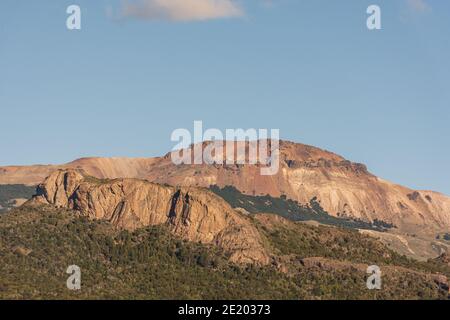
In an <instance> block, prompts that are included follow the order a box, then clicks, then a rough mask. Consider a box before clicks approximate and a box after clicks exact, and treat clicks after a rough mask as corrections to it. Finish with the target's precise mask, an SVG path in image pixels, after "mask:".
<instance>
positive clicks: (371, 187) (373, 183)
mask: <svg viewBox="0 0 450 320" xmlns="http://www.w3.org/2000/svg"><path fill="white" fill-rule="evenodd" d="M191 148H192V147H191ZM71 168H72V169H82V170H84V171H85V172H86V173H87V174H89V175H92V176H95V177H97V178H109V179H115V178H139V179H146V180H148V181H152V182H156V183H161V184H169V185H174V186H199V187H205V188H208V187H209V186H211V185H217V186H219V187H225V186H227V185H231V186H234V187H236V188H237V189H238V190H240V191H241V192H243V193H246V194H253V195H265V194H269V195H271V196H274V197H280V196H287V197H288V198H290V199H293V200H295V201H298V202H300V203H309V201H310V200H311V199H312V198H317V199H318V201H319V202H320V204H321V206H322V207H323V208H324V209H325V210H326V211H327V212H328V213H330V214H331V215H334V216H337V217H338V216H341V217H354V218H357V219H362V220H365V221H373V220H375V219H378V220H382V221H386V222H389V223H393V224H395V225H398V226H399V227H400V228H402V229H404V230H412V229H418V228H419V227H421V226H425V227H427V228H428V227H429V228H430V229H437V230H444V229H449V228H450V197H447V196H446V195H444V194H442V193H439V192H435V191H423V190H413V189H410V188H407V187H404V186H401V185H398V184H395V183H392V182H389V181H387V180H385V179H382V178H379V177H377V176H375V175H373V174H372V173H370V172H369V170H368V169H367V167H366V166H365V165H363V164H359V163H354V162H351V161H348V160H346V159H345V158H343V157H342V156H339V155H337V154H335V153H332V152H329V151H327V150H323V149H319V148H316V147H313V146H309V145H304V144H298V143H293V142H289V141H281V142H280V170H279V172H278V174H276V175H275V176H261V175H260V174H259V169H260V166H259V165H217V164H214V165H178V166H177V165H174V164H173V163H172V162H171V161H170V157H169V154H166V155H165V156H162V157H156V158H98V157H91V158H82V159H78V160H75V161H72V162H70V163H67V164H64V165H59V166H30V167H27V166H25V167H17V166H10V167H0V184H12V183H14V184H17V183H23V184H27V185H30V184H38V183H41V182H42V181H43V180H44V179H45V178H46V177H47V176H48V175H50V174H51V173H52V172H53V171H55V170H59V169H71Z"/></svg>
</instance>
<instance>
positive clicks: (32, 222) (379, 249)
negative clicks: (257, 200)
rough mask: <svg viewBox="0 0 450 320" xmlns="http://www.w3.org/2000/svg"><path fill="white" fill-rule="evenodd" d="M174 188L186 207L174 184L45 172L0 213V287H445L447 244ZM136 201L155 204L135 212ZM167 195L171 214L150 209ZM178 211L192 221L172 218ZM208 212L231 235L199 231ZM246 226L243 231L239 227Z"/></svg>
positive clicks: (248, 293) (217, 290) (63, 292)
mask: <svg viewBox="0 0 450 320" xmlns="http://www.w3.org/2000/svg"><path fill="white" fill-rule="evenodd" d="M64 181H67V183H64ZM54 182H55V183H56V187H54V185H53V186H52V185H51V184H52V183H54ZM77 185H78V186H77ZM76 186H77V187H76ZM74 187H76V189H77V190H78V189H79V191H76V190H74V189H73V188H74ZM183 190H184V191H181V193H183V194H184V195H185V196H186V195H189V197H191V196H192V201H191V202H189V203H191V204H192V207H191V208H188V209H186V210H184V209H183V210H181V211H179V209H181V208H182V207H183V208H186V206H185V204H186V202H185V201H181V202H179V201H180V200H175V201H174V199H179V198H177V196H176V194H177V192H178V191H180V190H175V189H173V188H167V189H166V187H165V186H158V185H155V184H152V183H149V182H145V181H139V180H129V179H119V180H111V181H106V180H100V181H99V180H97V179H95V178H90V177H87V176H84V175H79V174H78V173H77V172H74V171H65V172H58V173H54V174H53V176H52V177H51V178H49V179H47V181H46V182H45V183H44V184H43V185H41V186H40V188H39V194H38V195H37V196H36V197H35V198H34V199H33V200H31V201H29V202H28V203H26V204H25V205H23V206H21V207H20V208H15V209H12V210H11V211H9V212H7V213H4V214H2V215H0V257H1V259H2V263H1V264H0V273H1V274H2V277H0V299H293V300H296V299H448V287H449V284H448V277H449V276H450V267H449V264H448V259H444V258H443V257H445V256H442V258H438V259H434V260H429V261H427V262H418V261H415V260H412V259H408V258H406V257H405V256H401V255H399V254H397V253H395V252H393V251H392V250H390V249H389V248H387V247H386V246H385V245H383V244H382V243H380V242H378V241H377V240H375V239H374V238H372V237H368V236H366V235H363V234H360V233H358V232H357V231H355V230H349V229H341V228H336V227H325V226H312V225H309V224H304V223H296V222H292V221H289V220H286V219H284V218H281V217H279V216H276V215H273V214H271V215H268V214H255V215H246V214H245V213H240V212H237V211H233V210H232V209H230V208H229V207H228V206H227V204H226V203H225V202H224V200H221V199H220V198H218V197H217V198H216V197H215V196H214V195H212V194H211V193H210V192H209V191H208V190H204V189H189V191H187V192H186V191H185V189H183ZM69 195H70V196H69ZM141 195H145V196H144V197H141ZM119 198H120V200H119ZM123 199H126V201H127V203H128V201H129V202H130V206H128V205H123ZM86 200H87V202H85V201H86ZM116 200H117V201H118V204H117V207H116V209H117V210H113V206H111V203H113V202H115V201H116ZM162 200H164V202H161V203H160V206H158V207H153V204H152V203H153V201H162ZM204 200H207V202H206V203H205V202H203V201H204ZM133 201H143V202H145V205H148V206H149V207H150V208H152V210H149V211H147V212H145V210H144V209H142V208H143V207H144V205H142V206H140V207H139V208H140V209H139V208H138V210H139V211H137V212H134V211H133V210H134V209H136V208H135V207H134V206H133V205H132V202H133ZM49 203H51V204H49ZM174 203H175V207H176V209H175V215H176V217H175V218H174V219H172V217H173V216H172V215H171V214H170V211H171V210H170V209H169V212H166V211H165V210H162V209H159V208H160V207H161V208H168V207H172V204H174ZM178 204H179V205H180V206H178ZM181 204H183V205H181ZM58 206H59V207H60V208H58ZM62 207H64V208H62ZM125 207H127V208H129V209H124V208H125ZM68 208H74V209H75V210H72V209H68ZM132 208H134V209H132ZM219 208H220V209H222V210H224V211H225V212H224V213H221V212H220V211H218V210H217V209H219ZM185 213H186V215H184V214H185ZM167 214H168V215H167ZM223 215H225V216H226V215H229V217H228V219H227V218H226V217H225V219H224V220H223V223H222V222H220V220H221V219H222V218H224V217H223ZM200 216H201V217H202V219H201V220H202V221H204V223H200V224H198V223H196V218H198V217H200ZM185 217H188V220H187V221H190V222H189V223H186V224H184V225H183V226H179V223H181V222H182V221H183V219H184V218H185ZM211 219H212V220H216V219H217V220H219V221H218V223H217V224H218V225H221V229H222V231H219V234H220V233H221V232H223V231H224V230H227V231H225V233H226V234H230V235H233V236H232V237H229V238H228V239H229V240H230V241H221V239H225V238H226V237H225V238H222V237H220V236H219V237H217V234H216V232H217V230H216V229H215V228H213V230H211V234H209V233H205V231H207V230H208V226H209V225H210V221H211ZM138 221H140V223H142V225H141V224H140V223H137V222H138ZM187 221H186V222H187ZM144 225H147V226H144ZM245 229H246V230H251V233H246V234H245V233H241V231H239V230H245ZM191 231H193V232H196V231H198V232H199V233H200V234H201V235H202V236H201V238H196V237H194V238H192V234H193V233H191ZM234 237H237V238H236V239H239V243H236V242H234V241H233V240H232V239H233V238H234ZM214 238H215V239H217V240H218V241H212V242H211V241H208V239H214ZM188 239H192V240H193V241H187V240H188ZM255 239H257V241H256V243H257V245H256V246H255ZM205 240H206V241H205ZM261 245H262V247H261ZM236 246H238V247H236ZM242 248H244V250H242ZM245 248H254V249H255V250H260V249H261V248H262V249H263V250H264V252H265V253H266V254H268V255H269V256H270V260H269V262H270V263H257V261H251V260H249V259H248V258H247V257H249V255H248V254H245V255H244V257H246V259H238V260H236V259H235V258H236V252H238V255H240V253H239V252H245ZM249 254H252V253H249ZM260 261H261V260H260ZM73 264H76V265H77V266H79V267H80V269H81V272H82V280H81V290H80V291H71V290H67V287H66V280H67V278H68V274H67V273H66V270H67V267H68V266H70V265H73ZM373 264H376V265H378V266H379V267H380V269H381V270H382V289H381V290H368V289H367V287H366V281H367V277H368V274H367V267H368V266H369V265H373Z"/></svg>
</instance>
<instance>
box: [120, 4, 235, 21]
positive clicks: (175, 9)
mask: <svg viewBox="0 0 450 320" xmlns="http://www.w3.org/2000/svg"><path fill="white" fill-rule="evenodd" d="M122 14H123V15H124V16H126V17H134V18H140V19H146V20H169V21H201V20H211V19H221V18H232V17H240V16H243V15H244V12H243V11H242V9H241V8H240V7H239V6H238V5H237V4H236V3H235V2H234V1H233V0H139V1H138V0H135V1H132V2H125V4H124V6H123V8H122Z"/></svg>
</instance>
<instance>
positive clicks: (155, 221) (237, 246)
mask: <svg viewBox="0 0 450 320" xmlns="http://www.w3.org/2000/svg"><path fill="white" fill-rule="evenodd" d="M32 202H33V203H43V204H50V205H54V206H57V207H63V208H68V209H73V210H76V211H78V212H80V214H83V215H85V216H88V217H90V218H92V219H104V220H107V221H110V222H111V223H112V224H113V225H115V226H117V227H120V228H125V229H130V230H133V229H136V228H140V227H145V226H150V225H160V224H167V225H168V226H169V228H170V230H171V231H172V232H173V234H175V235H177V236H179V237H182V238H183V239H186V240H189V241H195V242H201V243H204V244H214V245H217V246H219V247H222V248H223V249H224V250H226V251H227V252H229V253H230V255H231V257H230V259H231V260H232V261H234V262H237V263H259V264H267V263H269V255H268V253H267V252H266V250H265V248H264V246H263V242H262V239H261V236H260V234H259V233H258V231H257V230H256V228H255V227H254V226H253V225H252V224H251V222H250V221H249V218H248V217H245V216H244V215H241V214H240V213H238V212H236V211H234V210H233V209H232V208H231V207H230V206H229V205H228V204H227V203H226V202H225V201H224V200H223V199H221V198H220V197H218V196H216V195H215V194H213V193H212V192H209V191H208V190H205V189H200V188H190V187H182V188H174V187H171V186H166V185H160V184H156V183H150V182H148V181H144V180H137V179H115V180H101V179H97V178H94V177H90V176H87V175H85V174H84V173H82V172H80V171H78V170H58V171H55V172H54V173H52V174H51V175H50V176H49V177H48V178H47V179H46V180H45V182H44V183H42V184H41V185H39V187H38V191H37V195H36V196H35V197H34V199H33V200H32Z"/></svg>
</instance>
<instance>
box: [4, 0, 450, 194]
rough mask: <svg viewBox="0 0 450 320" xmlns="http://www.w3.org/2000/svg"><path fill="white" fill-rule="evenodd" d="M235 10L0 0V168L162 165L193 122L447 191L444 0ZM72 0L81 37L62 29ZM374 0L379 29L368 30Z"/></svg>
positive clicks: (312, 1) (278, 3) (448, 25)
mask: <svg viewBox="0 0 450 320" xmlns="http://www.w3.org/2000/svg"><path fill="white" fill-rule="evenodd" d="M128 1H131V0H128ZM147 1H148V2H149V3H150V2H152V1H153V2H157V1H156V0H147ZM190 1H192V0H190ZM225 2H226V1H225ZM237 3H238V5H236V6H235V8H237V9H238V10H239V12H238V14H236V12H234V13H233V14H230V15H233V16H234V17H230V18H226V19H211V20H207V21H176V20H177V19H176V18H173V17H172V19H168V18H170V17H171V16H170V15H169V14H168V13H167V12H162V13H161V12H158V13H157V14H153V13H151V12H150V13H148V14H147V15H146V19H141V18H142V17H139V16H136V15H134V16H133V15H132V14H129V15H128V16H127V17H126V18H125V17H123V15H124V14H123V12H124V11H123V10H122V8H123V7H122V6H121V2H120V1H106V0H103V1H100V0H99V1H88V0H71V1H63V0H58V1H44V0H42V1H24V0H2V1H1V3H0V108H1V109H0V110H1V126H0V137H1V139H0V151H1V157H0V165H10V164H35V163H41V164H47V163H63V162H68V161H71V160H73V159H75V158H79V157H84V156H105V157H109V156H130V157H137V156H139V157H145V156H156V155H161V154H163V153H166V152H167V151H169V150H170V149H171V148H172V147H173V145H174V143H173V142H171V141H170V134H171V132H172V131H173V130H174V129H176V128H188V129H190V128H192V126H193V121H194V120H203V122H204V125H205V126H206V127H215V128H219V129H223V130H224V129H226V128H279V129H280V130H281V136H282V138H284V139H288V140H293V141H297V142H302V143H307V144H312V145H315V146H318V147H321V148H325V149H328V150H331V151H334V152H336V153H338V154H341V155H343V156H344V157H346V158H348V159H350V160H352V161H357V162H363V163H365V164H367V165H368V167H369V170H371V171H372V172H373V173H375V174H377V175H379V176H381V177H383V178H386V179H388V180H391V181H394V182H398V183H401V184H404V185H407V186H410V187H414V188H420V189H433V190H438V191H441V192H444V193H446V194H450V182H449V181H450V170H449V167H450V166H449V164H450V148H449V137H450V125H449V120H450V81H449V74H450V58H449V57H450V2H448V1H442V0H389V1H387V0H371V1H364V0H342V1H335V0H272V1H268V0H241V1H238V2H237ZM70 4H78V5H80V7H81V9H82V30H80V31H68V30H67V29H66V26H65V21H66V17H67V14H66V12H65V11H66V8H67V6H68V5H70ZM235 4H236V2H233V3H232V5H233V6H234V5H235ZM369 4H378V5H380V6H381V9H382V27H383V29H382V30H381V31H369V30H367V28H366V22H365V21H366V17H367V15H366V12H365V11H366V8H367V6H368V5H369ZM152 8H153V9H154V8H155V6H153V7H151V6H148V7H147V8H146V10H151V9H152ZM228 9H229V8H228ZM182 14H184V13H182ZM194 14H195V13H194ZM191 18H192V17H191ZM189 19H190V18H189V14H188V15H187V18H186V19H185V20H189Z"/></svg>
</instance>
